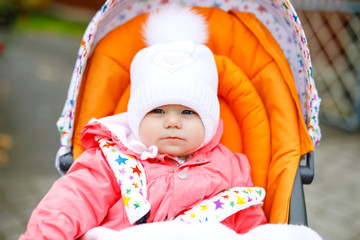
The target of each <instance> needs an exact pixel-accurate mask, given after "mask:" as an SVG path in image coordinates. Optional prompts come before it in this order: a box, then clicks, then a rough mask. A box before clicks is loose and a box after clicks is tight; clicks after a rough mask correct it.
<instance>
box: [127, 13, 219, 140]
mask: <svg viewBox="0 0 360 240" xmlns="http://www.w3.org/2000/svg"><path fill="white" fill-rule="evenodd" d="M164 32H165V33H166V34H164ZM144 35H145V38H146V41H147V43H148V44H150V45H151V46H149V47H147V48H144V49H142V50H141V51H139V52H138V53H137V54H136V56H135V57H134V59H133V61H132V63H131V69H130V78H131V93H130V100H129V104H128V114H129V125H130V128H131V130H132V132H133V133H134V134H135V136H136V138H138V139H139V126H140V123H141V121H142V119H143V118H144V116H145V115H146V114H147V113H148V112H149V111H151V110H152V109H154V108H156V107H159V106H163V105H169V104H179V105H183V106H186V107H189V108H192V109H193V110H195V111H196V112H197V113H198V114H199V116H200V118H201V120H202V122H203V124H204V128H205V137H204V142H203V144H202V146H204V145H206V144H207V143H208V142H209V141H210V140H211V139H212V138H213V137H214V135H215V133H216V130H217V127H218V123H219V112H220V111H219V101H218V98H217V87H218V73H217V68H216V64H215V59H214V55H213V53H212V52H211V51H210V49H209V48H208V47H206V46H205V45H204V43H205V42H206V40H207V38H208V33H207V25H206V22H205V20H204V19H203V17H202V16H201V15H199V14H197V13H196V12H194V10H192V9H190V8H166V9H163V10H161V11H158V12H155V13H153V14H150V16H149V19H148V21H147V23H146V25H145V28H144ZM161 36H163V37H161Z"/></svg>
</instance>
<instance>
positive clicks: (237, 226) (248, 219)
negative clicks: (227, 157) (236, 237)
mask: <svg viewBox="0 0 360 240" xmlns="http://www.w3.org/2000/svg"><path fill="white" fill-rule="evenodd" d="M232 160H235V161H236V162H237V163H238V164H239V170H240V172H233V174H232V176H234V179H233V183H234V184H235V185H236V186H239V185H238V184H240V187H245V186H247V187H252V186H253V183H252V181H251V168H250V164H249V161H248V160H247V157H246V156H245V155H243V154H233V156H232ZM235 164H236V163H235V162H233V165H235ZM266 222H267V220H266V217H265V213H264V211H263V209H262V208H261V207H250V208H247V209H244V210H241V211H239V212H237V213H236V214H234V215H232V216H230V217H228V218H227V219H225V220H224V221H223V222H222V223H223V224H225V225H226V226H228V227H230V228H231V229H233V230H234V231H236V232H237V233H240V234H243V233H247V232H248V231H250V230H251V229H253V228H255V227H257V226H259V225H262V224H265V223H266Z"/></svg>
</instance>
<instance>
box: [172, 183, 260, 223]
mask: <svg viewBox="0 0 360 240" xmlns="http://www.w3.org/2000/svg"><path fill="white" fill-rule="evenodd" d="M264 198H265V190H264V189H263V188H259V187H235V188H230V189H227V190H225V191H223V192H220V193H219V194H217V195H215V196H214V197H212V198H210V199H207V200H204V201H202V202H200V203H199V204H197V205H195V206H194V207H192V208H190V209H188V210H186V211H184V212H182V213H180V214H179V215H178V216H177V217H176V218H175V221H181V222H186V223H199V222H221V221H222V220H224V219H225V218H227V217H229V216H231V215H233V214H234V213H236V212H238V211H241V210H243V209H246V208H249V207H252V206H261V205H262V204H263V202H262V201H263V200H264Z"/></svg>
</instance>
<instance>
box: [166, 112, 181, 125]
mask: <svg viewBox="0 0 360 240" xmlns="http://www.w3.org/2000/svg"><path fill="white" fill-rule="evenodd" d="M164 125H165V128H181V127H182V122H181V119H180V117H178V116H176V115H175V114H170V115H168V116H167V117H166V119H165V122H164Z"/></svg>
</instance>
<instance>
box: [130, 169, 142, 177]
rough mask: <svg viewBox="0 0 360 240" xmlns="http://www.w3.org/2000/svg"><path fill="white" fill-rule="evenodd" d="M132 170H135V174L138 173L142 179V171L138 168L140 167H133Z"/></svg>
mask: <svg viewBox="0 0 360 240" xmlns="http://www.w3.org/2000/svg"><path fill="white" fill-rule="evenodd" d="M132 169H133V173H137V174H138V175H139V177H140V174H141V171H140V169H139V168H138V166H136V167H134V168H133V167H132Z"/></svg>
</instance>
